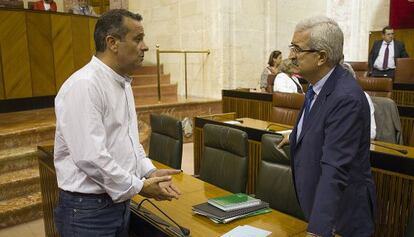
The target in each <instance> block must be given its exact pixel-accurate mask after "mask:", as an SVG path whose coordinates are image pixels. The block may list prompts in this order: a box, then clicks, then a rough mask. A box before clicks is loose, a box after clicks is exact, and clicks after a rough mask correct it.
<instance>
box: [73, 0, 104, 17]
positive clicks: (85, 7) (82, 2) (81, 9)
mask: <svg viewBox="0 0 414 237" xmlns="http://www.w3.org/2000/svg"><path fill="white" fill-rule="evenodd" d="M69 13H73V14H78V15H85V16H98V14H96V12H95V11H94V10H93V7H92V6H90V5H89V2H88V0H78V4H75V5H73V6H72V8H71V9H70V10H69Z"/></svg>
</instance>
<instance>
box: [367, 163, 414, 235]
mask: <svg viewBox="0 0 414 237" xmlns="http://www.w3.org/2000/svg"><path fill="white" fill-rule="evenodd" d="M372 174H373V177H374V182H375V184H376V191H377V218H376V223H375V230H376V232H375V235H374V236H376V237H382V236H384V237H386V236H404V232H405V229H406V225H407V222H408V220H409V217H410V215H411V212H412V211H413V208H414V177H413V176H408V175H401V174H399V173H395V172H390V171H386V170H382V169H376V168H372Z"/></svg>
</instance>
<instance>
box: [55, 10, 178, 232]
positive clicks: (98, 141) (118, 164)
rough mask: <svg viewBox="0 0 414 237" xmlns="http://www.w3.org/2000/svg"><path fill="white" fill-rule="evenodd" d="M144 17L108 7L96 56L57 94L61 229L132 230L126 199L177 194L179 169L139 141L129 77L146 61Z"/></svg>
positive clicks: (97, 29)
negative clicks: (157, 159)
mask: <svg viewBox="0 0 414 237" xmlns="http://www.w3.org/2000/svg"><path fill="white" fill-rule="evenodd" d="M141 21H142V17H141V16H140V15H139V14H133V13H131V12H129V11H127V10H123V9H117V10H111V11H109V12H107V13H105V14H104V15H102V16H101V17H100V18H99V19H98V21H97V23H96V26H95V33H94V38H95V45H96V52H97V53H96V56H93V57H92V60H91V61H90V62H89V63H88V64H87V65H85V66H84V67H83V68H81V69H79V70H78V71H77V72H75V73H74V74H73V75H72V76H70V77H69V79H68V80H66V81H65V83H64V84H63V85H62V87H61V88H60V90H59V93H58V95H57V96H56V99H55V111H56V135H55V152H54V163H55V168H56V175H57V181H58V186H59V189H60V192H59V202H58V206H57V207H56V209H55V213H54V214H55V215H54V218H55V224H56V227H57V229H58V231H59V233H60V235H61V236H63V237H65V236H74V235H75V233H76V236H87V237H92V236H104V235H105V236H128V225H129V223H128V221H129V213H130V210H129V200H130V199H131V197H133V196H134V195H136V194H138V193H139V194H140V195H142V196H145V197H151V198H155V199H157V200H171V199H172V198H178V197H179V195H180V191H179V190H178V189H177V188H175V187H174V186H173V185H172V183H171V176H170V175H173V174H177V173H179V172H180V171H179V170H157V169H156V168H155V167H154V165H153V164H152V163H151V161H150V160H149V159H148V158H147V157H146V156H145V152H144V150H143V148H142V146H141V144H140V143H139V138H138V125H137V115H136V111H135V103H134V97H133V95H132V89H131V79H130V78H129V77H128V75H130V74H131V73H133V72H134V71H135V70H136V69H137V68H138V67H139V66H140V65H141V63H142V61H143V59H144V52H145V51H147V50H148V47H147V46H146V44H145V43H144V28H143V26H142V23H141Z"/></svg>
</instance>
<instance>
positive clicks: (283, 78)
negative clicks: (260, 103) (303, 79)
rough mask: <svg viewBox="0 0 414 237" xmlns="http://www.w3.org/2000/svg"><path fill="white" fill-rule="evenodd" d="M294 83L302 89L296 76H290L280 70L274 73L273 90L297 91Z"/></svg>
mask: <svg viewBox="0 0 414 237" xmlns="http://www.w3.org/2000/svg"><path fill="white" fill-rule="evenodd" d="M293 80H294V81H293ZM296 84H297V85H298V86H299V87H300V88H301V89H302V86H301V85H300V82H299V80H298V79H297V78H296V77H294V76H292V78H290V77H289V75H288V74H286V73H284V72H281V73H278V74H277V75H276V78H275V81H274V83H273V91H279V92H286V93H297V92H298V87H297V86H296ZM302 91H303V89H302Z"/></svg>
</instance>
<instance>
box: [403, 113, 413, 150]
mask: <svg viewBox="0 0 414 237" xmlns="http://www.w3.org/2000/svg"><path fill="white" fill-rule="evenodd" d="M400 120H401V130H402V135H403V140H404V144H405V145H410V139H411V136H412V135H413V134H412V131H413V124H414V119H413V118H410V117H404V116H401V117H400Z"/></svg>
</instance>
